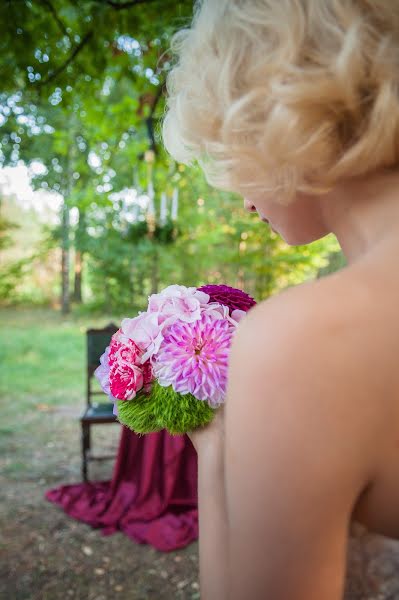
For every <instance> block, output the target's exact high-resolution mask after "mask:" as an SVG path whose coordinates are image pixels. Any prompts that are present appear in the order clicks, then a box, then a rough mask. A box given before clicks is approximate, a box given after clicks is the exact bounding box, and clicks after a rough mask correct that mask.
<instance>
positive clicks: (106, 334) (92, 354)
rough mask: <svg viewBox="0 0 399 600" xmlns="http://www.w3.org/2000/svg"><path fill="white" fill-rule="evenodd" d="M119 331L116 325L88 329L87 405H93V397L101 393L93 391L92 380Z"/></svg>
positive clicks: (110, 324)
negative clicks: (113, 337)
mask: <svg viewBox="0 0 399 600" xmlns="http://www.w3.org/2000/svg"><path fill="white" fill-rule="evenodd" d="M117 331H118V327H117V326H116V325H115V324H114V323H109V325H107V326H106V327H104V328H103V329H87V331H86V349H87V404H89V405H90V404H91V396H92V395H93V394H98V393H101V392H93V391H92V390H91V379H92V377H93V373H94V371H95V370H96V369H97V367H98V366H99V364H100V358H101V355H102V354H103V353H104V350H105V349H106V347H107V346H108V345H109V343H110V341H111V338H112V336H113V335H114V333H116V332H117Z"/></svg>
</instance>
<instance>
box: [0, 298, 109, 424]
mask: <svg viewBox="0 0 399 600" xmlns="http://www.w3.org/2000/svg"><path fill="white" fill-rule="evenodd" d="M111 320H113V321H114V322H115V323H119V321H120V317H116V318H115V317H114V318H113V319H112V318H111V317H93V318H90V317H74V316H71V317H63V316H61V315H60V314H59V313H57V312H55V311H51V310H43V309H37V310H35V309H30V310H26V309H2V310H0V403H1V406H2V412H3V414H4V413H5V414H6V415H8V417H11V418H8V419H7V420H5V419H2V423H1V428H2V433H3V435H4V434H7V431H8V429H11V430H13V429H14V426H15V425H16V422H15V419H16V418H17V417H18V415H19V417H21V416H22V415H24V416H28V413H29V411H31V410H34V411H37V410H38V406H39V409H40V405H47V406H49V407H55V406H59V405H79V406H80V405H82V406H83V402H84V394H85V369H86V355H85V344H86V340H85V331H86V329H87V328H88V327H102V326H103V325H105V324H106V323H109V322H110V321H111ZM19 417H18V418H19ZM0 433H1V432H0Z"/></svg>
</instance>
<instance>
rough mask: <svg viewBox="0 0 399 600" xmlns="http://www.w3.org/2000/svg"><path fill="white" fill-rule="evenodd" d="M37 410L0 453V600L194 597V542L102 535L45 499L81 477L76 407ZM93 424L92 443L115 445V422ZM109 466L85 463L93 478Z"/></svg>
mask: <svg viewBox="0 0 399 600" xmlns="http://www.w3.org/2000/svg"><path fill="white" fill-rule="evenodd" d="M38 412H39V413H40V414H38V415H37V418H36V419H35V422H34V423H32V422H29V423H26V424H25V425H26V427H25V428H24V427H21V429H20V430H18V431H17V432H10V433H9V434H8V435H6V437H7V438H8V439H7V454H6V458H4V456H5V454H4V451H3V452H2V456H3V459H2V468H1V473H2V474H1V476H0V508H1V513H0V519H1V545H0V553H1V555H0V598H1V600H61V599H62V600H69V599H71V600H109V599H111V598H112V599H115V600H149V599H154V600H172V599H173V600H175V599H176V600H179V599H180V600H182V599H184V600H186V599H187V600H189V599H190V600H194V599H198V598H199V591H198V589H199V585H198V558H197V544H192V545H191V546H189V547H187V548H185V549H184V550H179V551H177V552H171V553H161V552H158V551H156V550H154V549H153V548H151V547H149V546H146V545H139V544H136V543H134V542H133V541H132V540H130V539H129V538H127V537H126V536H124V535H123V534H120V533H118V534H115V535H112V536H107V537H104V536H102V535H101V533H100V531H98V530H93V529H91V528H90V527H89V526H87V525H85V524H83V523H80V522H77V521H74V520H73V519H71V518H70V517H68V516H66V515H65V514H64V512H63V511H62V510H61V509H60V508H59V507H57V506H56V505H53V504H51V503H49V502H47V501H46V500H45V499H44V493H45V491H46V490H47V489H49V488H51V487H55V486H57V485H59V484H63V483H74V482H78V481H80V454H79V452H80V450H79V427H78V421H77V417H78V414H79V412H78V413H77V414H75V413H74V412H73V411H72V410H71V408H70V407H65V408H64V409H63V407H58V408H56V409H55V410H51V411H47V410H46V407H42V408H41V409H40V408H39V410H38ZM24 429H25V431H26V433H25V432H24ZM93 429H94V442H93V446H94V448H96V447H97V448H101V450H104V449H105V450H106V451H108V450H112V449H115V451H116V447H117V443H118V437H119V431H118V430H119V425H109V426H98V427H95V428H93ZM28 432H29V433H28ZM2 437H3V440H2V442H3V443H2V444H1V446H2V447H3V448H4V446H3V444H4V442H5V439H4V437H5V436H4V433H3V436H2ZM111 472H112V461H110V462H104V463H92V464H91V465H90V475H91V478H92V479H93V480H96V479H97V480H106V479H108V478H109V477H110V476H111Z"/></svg>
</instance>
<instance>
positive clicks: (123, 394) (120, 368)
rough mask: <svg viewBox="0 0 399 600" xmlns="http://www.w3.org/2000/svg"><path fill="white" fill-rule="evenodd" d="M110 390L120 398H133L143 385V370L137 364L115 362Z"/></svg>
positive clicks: (110, 376)
mask: <svg viewBox="0 0 399 600" xmlns="http://www.w3.org/2000/svg"><path fill="white" fill-rule="evenodd" d="M109 381H110V390H111V394H112V396H113V397H114V398H117V399H118V400H132V399H133V398H134V397H135V396H136V393H137V392H138V391H139V390H141V388H142V387H143V383H144V380H143V372H142V370H141V369H140V368H139V367H137V366H135V365H127V364H118V363H117V362H115V363H114V364H113V365H112V367H111V371H110V374H109Z"/></svg>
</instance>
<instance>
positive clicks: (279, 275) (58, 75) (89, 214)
mask: <svg viewBox="0 0 399 600" xmlns="http://www.w3.org/2000/svg"><path fill="white" fill-rule="evenodd" d="M191 13H192V3H191V2H190V1H188V0H179V1H174V0H173V1H171V0H162V1H159V0H131V1H117V0H115V1H114V0H83V1H82V2H75V1H73V0H22V1H18V2H7V3H1V4H0V23H2V26H1V27H2V35H1V38H0V51H1V55H2V62H1V77H2V83H3V85H2V92H1V94H0V125H1V128H0V161H1V164H2V165H3V166H15V165H21V164H25V165H27V166H31V167H32V185H33V187H34V188H35V189H38V190H43V191H47V192H52V193H53V194H54V198H57V199H58V200H57V206H58V208H57V210H58V218H57V220H56V222H55V223H47V224H46V225H43V224H41V223H40V222H39V220H38V219H37V216H36V214H35V211H34V210H33V209H31V210H30V211H24V210H23V209H22V208H21V207H20V205H19V204H18V203H17V202H16V201H15V198H13V197H10V196H7V195H6V194H5V192H4V189H3V192H2V193H1V190H0V194H1V197H0V244H1V245H0V252H1V253H2V260H1V267H0V268H1V273H0V275H1V281H2V283H1V285H0V302H2V303H3V304H17V303H30V304H31V303H38V304H41V303H42V304H43V303H47V304H51V305H53V306H60V307H61V308H62V310H63V312H65V313H67V312H68V311H69V310H70V308H71V305H72V306H77V307H79V310H84V311H93V310H99V311H103V312H104V311H108V312H112V311H115V310H118V311H120V310H125V311H134V310H136V309H137V308H140V307H143V305H144V304H145V302H146V297H147V296H148V294H149V293H151V292H154V291H156V290H158V289H159V288H160V287H162V286H165V285H168V284H171V283H184V284H186V285H201V284H204V283H207V282H211V283H222V282H223V283H227V284H230V285H233V286H239V287H244V288H245V289H246V290H247V291H248V292H249V293H251V294H253V295H254V296H255V297H256V299H258V300H260V299H262V298H265V297H267V296H269V295H270V294H273V293H275V292H277V291H279V290H280V289H283V288H284V287H286V286H290V285H293V284H296V283H299V282H301V281H303V280H306V279H308V278H312V277H315V276H317V275H318V274H320V273H325V272H328V271H329V270H331V269H335V268H336V266H337V265H340V264H341V263H342V258H341V256H340V255H339V254H337V252H338V247H337V244H336V241H335V240H334V239H333V238H327V239H325V240H322V241H320V242H317V243H315V244H312V245H311V246H308V247H296V248H290V247H288V246H287V245H286V244H285V243H284V242H283V241H282V240H281V239H279V238H278V236H276V234H274V233H273V232H272V231H270V230H269V229H268V228H267V227H265V225H264V224H263V223H261V222H260V221H259V220H258V219H257V217H255V216H254V215H249V214H245V213H244V210H243V208H242V201H241V199H240V198H238V197H237V196H235V195H233V194H228V193H221V192H219V191H216V190H213V189H211V188H210V187H209V186H208V185H207V183H206V182H205V180H204V177H203V175H202V173H201V172H200V171H199V169H198V168H196V167H191V168H187V167H185V166H183V165H178V164H176V163H175V162H174V161H173V160H172V159H171V158H170V157H169V156H167V155H166V153H165V152H164V150H163V148H162V143H161V139H160V122H161V119H162V114H163V111H164V92H165V77H166V74H167V72H168V70H169V69H170V68H171V65H172V57H171V56H170V52H169V43H170V38H171V35H172V34H173V32H174V31H176V30H177V29H180V28H181V27H182V26H184V25H185V24H187V23H188V22H189V20H190V16H191ZM150 181H151V182H152V184H153V186H154V189H155V209H156V211H157V215H158V216H159V210H160V197H161V193H162V192H165V193H166V194H167V196H168V198H170V197H171V196H172V194H173V190H174V189H178V191H179V212H178V219H177V221H174V222H171V221H168V223H167V226H166V227H165V228H164V229H163V230H158V233H159V235H153V236H151V235H150V234H149V232H148V227H146V224H147V222H148V220H149V219H148V217H149V215H148V212H146V210H145V209H139V206H138V202H137V201H135V200H134V199H133V200H131V198H132V196H131V192H132V190H133V189H135V190H136V191H137V193H138V194H139V195H140V194H143V193H145V192H146V190H147V187H148V184H149V182H150ZM115 193H117V194H118V196H117V199H115V197H114V196H113V195H112V194H115ZM129 194H130V196H129ZM129 198H130V200H129ZM168 227H169V229H168Z"/></svg>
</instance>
